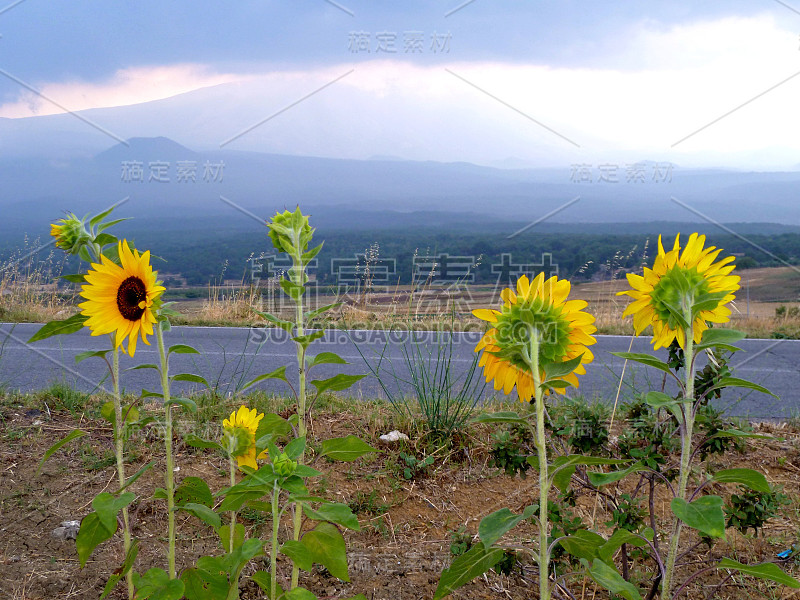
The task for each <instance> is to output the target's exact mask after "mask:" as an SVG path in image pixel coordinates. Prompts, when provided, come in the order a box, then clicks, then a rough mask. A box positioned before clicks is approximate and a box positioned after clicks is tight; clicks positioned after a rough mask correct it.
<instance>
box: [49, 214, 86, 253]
mask: <svg viewBox="0 0 800 600" xmlns="http://www.w3.org/2000/svg"><path fill="white" fill-rule="evenodd" d="M50 235H51V236H53V237H54V238H56V247H58V248H61V249H62V250H64V251H65V252H66V253H68V254H78V252H80V249H81V248H82V247H83V245H84V244H86V243H87V242H90V241H91V239H92V238H91V237H90V236H89V233H88V232H87V231H86V227H85V226H84V223H83V221H82V220H81V219H79V218H78V217H76V216H75V215H74V214H72V213H67V218H66V219H58V221H56V222H55V223H53V224H51V225H50Z"/></svg>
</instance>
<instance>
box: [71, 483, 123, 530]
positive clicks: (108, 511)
mask: <svg viewBox="0 0 800 600" xmlns="http://www.w3.org/2000/svg"><path fill="white" fill-rule="evenodd" d="M135 499H136V494H134V493H132V492H125V493H123V494H120V495H119V497H118V498H117V497H115V496H114V495H112V494H109V493H108V492H101V493H100V494H97V496H95V498H94V500H92V508H93V509H94V510H95V512H96V513H97V517H98V518H99V519H100V523H101V524H102V525H103V527H105V528H106V529H108V530H109V531H116V530H117V515H118V514H119V511H121V510H122V509H123V508H125V507H126V506H128V505H129V504H130V503H131V502H133V501H134V500H135ZM81 526H83V525H81Z"/></svg>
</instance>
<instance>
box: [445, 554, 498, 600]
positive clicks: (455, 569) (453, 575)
mask: <svg viewBox="0 0 800 600" xmlns="http://www.w3.org/2000/svg"><path fill="white" fill-rule="evenodd" d="M503 553H504V551H503V549H502V548H490V549H488V550H487V549H486V547H485V546H484V545H483V544H475V545H474V546H473V547H472V548H470V549H469V550H468V551H467V552H465V553H464V554H462V555H461V556H458V557H456V559H455V560H454V561H453V562H452V564H451V565H450V566H449V567H448V568H446V569H445V570H444V571H442V576H441V578H440V579H439V585H438V586H436V593H435V594H434V595H433V600H440V599H441V598H444V597H445V596H447V595H448V594H451V593H452V592H454V591H455V590H457V589H458V588H460V587H461V586H462V585H465V584H467V583H469V582H470V581H472V580H473V579H475V578H476V577H478V576H479V575H483V574H484V573H486V571H488V570H489V569H491V568H492V567H494V566H495V565H496V564H497V563H499V562H500V560H501V559H502V558H503Z"/></svg>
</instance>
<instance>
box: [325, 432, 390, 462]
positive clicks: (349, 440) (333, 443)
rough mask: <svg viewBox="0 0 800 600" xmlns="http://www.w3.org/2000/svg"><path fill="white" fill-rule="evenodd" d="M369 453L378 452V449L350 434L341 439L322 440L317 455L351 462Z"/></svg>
mask: <svg viewBox="0 0 800 600" xmlns="http://www.w3.org/2000/svg"><path fill="white" fill-rule="evenodd" d="M370 452H378V449H377V448H373V447H372V446H370V445H369V444H367V443H366V442H364V441H362V440H361V439H359V438H358V437H356V436H354V435H352V434H350V435H348V436H347V437H343V438H331V439H329V440H324V441H323V442H322V450H321V451H320V454H319V455H320V456H327V457H329V458H331V459H333V460H340V461H342V462H352V461H354V460H356V459H357V458H361V457H362V456H364V455H365V454H369V453H370Z"/></svg>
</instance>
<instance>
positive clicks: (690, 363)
mask: <svg viewBox="0 0 800 600" xmlns="http://www.w3.org/2000/svg"><path fill="white" fill-rule="evenodd" d="M689 317H690V318H688V319H687V322H688V323H689V327H688V328H687V330H686V332H685V336H686V344H685V345H686V347H685V348H684V366H683V368H684V376H685V377H686V384H685V393H684V401H685V402H684V411H683V423H682V424H681V467H680V474H679V479H678V490H677V494H676V496H675V497H676V498H680V499H681V500H686V488H687V486H688V483H689V473H690V472H691V465H690V461H691V457H692V430H693V429H694V333H693V331H692V319H691V315H689ZM682 525H683V524H682V523H681V520H680V519H679V518H678V517H677V516H675V517H673V520H672V537H671V539H670V543H669V553H668V554H667V566H666V569H665V571H666V573H665V574H664V585H663V587H662V597H663V598H664V600H666V599H667V598H669V597H670V591H671V590H670V588H671V587H672V577H673V575H674V572H675V561H676V559H677V557H678V543H679V541H680V537H681V528H682Z"/></svg>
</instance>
